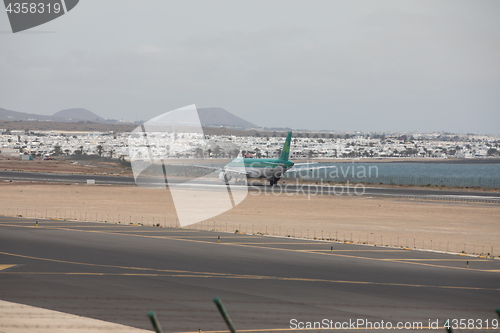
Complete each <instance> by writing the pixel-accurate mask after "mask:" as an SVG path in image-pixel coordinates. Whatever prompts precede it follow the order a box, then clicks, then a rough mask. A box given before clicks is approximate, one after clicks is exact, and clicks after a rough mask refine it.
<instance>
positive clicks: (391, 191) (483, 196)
mask: <svg viewBox="0 0 500 333" xmlns="http://www.w3.org/2000/svg"><path fill="white" fill-rule="evenodd" d="M87 179H94V180H95V183H96V184H100V185H135V181H134V178H133V177H122V176H103V175H74V174H56V173H37V172H15V171H0V180H6V181H9V180H14V181H34V182H51V183H52V182H53V183H60V182H62V183H86V182H87ZM250 184H253V182H250ZM199 185H201V186H217V187H225V184H221V183H220V182H218V181H214V182H207V181H205V182H202V183H200V184H199ZM248 188H249V190H250V191H260V192H270V193H271V192H273V194H275V193H285V192H287V193H297V192H298V193H303V194H314V195H365V196H375V197H393V198H394V197H396V198H397V197H404V196H411V197H417V198H420V199H426V198H427V199H436V198H437V197H438V198H437V199H451V200H457V199H458V200H471V201H473V200H474V199H478V200H481V201H485V200H488V201H489V202H492V203H500V192H478V191H474V192H472V191H471V192H469V191H456V190H440V189H436V190H427V189H404V188H378V187H370V186H369V185H366V186H364V187H363V189H361V188H355V185H350V186H345V185H344V186H341V187H337V188H334V187H331V186H330V187H328V186H322V185H321V184H318V185H307V184H288V185H281V184H278V185H276V186H274V187H271V186H268V185H262V184H255V185H249V187H248Z"/></svg>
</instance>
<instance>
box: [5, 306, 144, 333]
mask: <svg viewBox="0 0 500 333" xmlns="http://www.w3.org/2000/svg"><path fill="white" fill-rule="evenodd" d="M68 331H69V332H87V333H98V332H120V333H147V332H151V331H148V330H141V329H138V328H134V327H129V326H124V325H119V324H114V323H108V322H105V321H102V320H97V319H92V318H85V317H82V316H76V315H72V314H67V313H62V312H58V311H53V310H47V309H42V308H37V307H34V306H29V305H24V304H17V303H12V302H6V301H0V332H2V333H14V332H15V333H28V332H29V333H31V332H37V333H63V332H68Z"/></svg>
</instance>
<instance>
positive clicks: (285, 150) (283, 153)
mask: <svg viewBox="0 0 500 333" xmlns="http://www.w3.org/2000/svg"><path fill="white" fill-rule="evenodd" d="M290 141H292V132H288V136H287V137H286V141H285V145H284V146H283V149H282V150H281V155H280V158H279V159H280V160H284V161H288V155H289V154H290Z"/></svg>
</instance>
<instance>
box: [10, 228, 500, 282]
mask: <svg viewBox="0 0 500 333" xmlns="http://www.w3.org/2000/svg"><path fill="white" fill-rule="evenodd" d="M9 226H12V227H19V228H38V229H43V228H45V229H52V230H65V231H79V232H89V233H98V234H99V233H100V234H107V235H121V236H133V237H143V238H156V239H171V240H179V241H186V242H195V243H203V244H213V245H218V246H224V245H226V246H231V245H232V246H241V247H249V248H256V249H264V250H277V251H288V252H299V253H310V254H317V255H328V256H337V257H344V258H353V259H362V260H371V261H373V260H377V261H387V260H385V259H383V258H369V257H361V256H354V255H348V254H339V253H335V250H334V252H333V253H322V252H315V251H311V250H294V249H285V248H277V247H265V246H256V245H250V244H234V243H224V242H222V243H219V242H214V241H204V240H196V239H186V238H180V237H178V236H150V235H137V234H126V233H120V232H106V231H98V230H79V229H71V228H65V227H43V226H41V227H40V226H38V227H35V226H34V225H32V226H24V225H9ZM194 231H195V230H194ZM198 237H199V236H198ZM203 238H206V237H203ZM379 251H382V250H379ZM401 251H403V250H401ZM0 253H1V252H0ZM390 262H393V263H403V264H408V265H421V266H430V267H438V268H446V269H459V270H467V271H476V272H489V273H498V272H500V270H485V269H476V268H466V267H456V266H443V265H436V264H430V263H422V262H412V261H405V260H404V259H401V260H397V259H392V260H391V261H390Z"/></svg>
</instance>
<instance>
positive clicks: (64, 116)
mask: <svg viewBox="0 0 500 333" xmlns="http://www.w3.org/2000/svg"><path fill="white" fill-rule="evenodd" d="M52 117H54V118H57V119H54V120H59V121H82V120H83V121H93V122H96V123H100V122H104V121H106V119H104V118H102V117H99V116H98V115H96V114H95V113H93V112H91V111H89V110H87V109H82V108H75V109H66V110H61V111H59V112H56V113H54V114H53V115H52Z"/></svg>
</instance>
